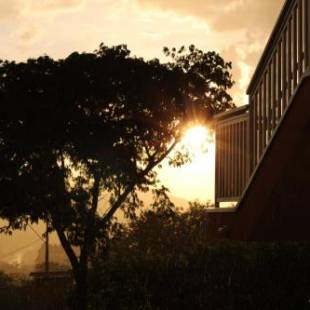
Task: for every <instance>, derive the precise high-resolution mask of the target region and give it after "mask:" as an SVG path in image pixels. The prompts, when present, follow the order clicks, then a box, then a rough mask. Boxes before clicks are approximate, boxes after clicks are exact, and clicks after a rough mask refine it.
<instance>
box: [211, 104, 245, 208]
mask: <svg viewBox="0 0 310 310" xmlns="http://www.w3.org/2000/svg"><path fill="white" fill-rule="evenodd" d="M215 132H216V137H215V140H216V164H215V167H216V172H215V196H216V204H219V203H221V202H233V201H238V199H239V197H240V195H241V193H242V191H243V189H244V187H245V185H246V182H247V180H248V178H249V168H250V167H249V158H248V154H249V134H248V133H249V113H248V106H243V107H241V108H237V109H234V110H232V111H229V112H225V113H221V114H219V115H217V117H216V130H215Z"/></svg>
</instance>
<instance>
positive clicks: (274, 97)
mask: <svg viewBox="0 0 310 310" xmlns="http://www.w3.org/2000/svg"><path fill="white" fill-rule="evenodd" d="M278 49H279V46H278V48H277V50H276V51H275V53H274V56H273V62H272V64H273V67H272V83H271V84H272V88H271V89H272V97H271V98H272V99H271V102H272V134H273V132H274V129H275V127H276V112H277V94H278V91H277V88H278V83H277V61H278Z"/></svg>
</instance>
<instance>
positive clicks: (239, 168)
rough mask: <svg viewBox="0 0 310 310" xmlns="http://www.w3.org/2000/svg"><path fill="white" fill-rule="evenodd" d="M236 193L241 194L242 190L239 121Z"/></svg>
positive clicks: (239, 128) (239, 131)
mask: <svg viewBox="0 0 310 310" xmlns="http://www.w3.org/2000/svg"><path fill="white" fill-rule="evenodd" d="M237 128H238V195H239V196H240V195H241V192H242V175H241V156H242V149H241V143H240V141H241V123H240V122H238V127H237Z"/></svg>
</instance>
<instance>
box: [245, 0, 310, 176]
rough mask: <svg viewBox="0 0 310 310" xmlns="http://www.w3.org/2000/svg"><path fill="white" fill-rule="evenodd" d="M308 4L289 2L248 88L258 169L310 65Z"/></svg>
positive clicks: (303, 0)
mask: <svg viewBox="0 0 310 310" xmlns="http://www.w3.org/2000/svg"><path fill="white" fill-rule="evenodd" d="M309 8H310V1H309V0H288V1H286V3H285V5H284V7H283V9H282V12H281V14H280V17H279V19H278V21H277V24H276V26H275V28H274V30H273V33H272V35H271V37H270V39H269V42H268V44H267V46H266V49H265V51H264V53H263V55H262V58H261V60H260V62H259V64H258V66H257V69H256V71H255V74H254V76H253V79H252V81H251V83H250V86H249V88H248V95H249V99H250V115H251V119H250V123H251V141H252V147H251V168H252V170H254V169H255V167H256V165H257V164H258V162H259V161H260V159H261V156H262V154H263V153H264V151H265V149H266V146H267V145H268V143H269V141H270V138H271V137H272V134H273V132H274V130H275V128H276V126H277V124H278V123H279V121H280V120H281V117H282V115H283V114H284V112H285V110H286V108H287V106H288V104H289V102H290V99H291V98H292V95H293V94H294V92H295V90H296V88H297V85H298V84H299V82H300V79H301V77H302V76H303V74H304V73H305V71H306V68H307V67H308V65H309V47H308V45H309V39H308V38H309V22H310V21H309V19H310V11H309Z"/></svg>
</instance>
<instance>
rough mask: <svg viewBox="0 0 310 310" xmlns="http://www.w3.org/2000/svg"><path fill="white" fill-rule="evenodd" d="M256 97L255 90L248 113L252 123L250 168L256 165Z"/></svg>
mask: <svg viewBox="0 0 310 310" xmlns="http://www.w3.org/2000/svg"><path fill="white" fill-rule="evenodd" d="M257 97H258V92H257V90H256V93H254V95H253V96H252V100H251V101H250V113H251V121H250V122H251V124H252V128H253V129H252V130H253V131H252V136H251V141H252V142H251V146H252V149H251V170H253V169H254V167H255V165H256V149H257V147H256V141H257V140H256V131H257V101H258V100H257Z"/></svg>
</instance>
